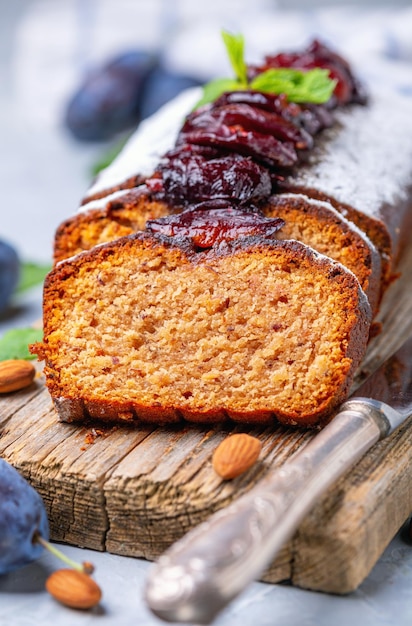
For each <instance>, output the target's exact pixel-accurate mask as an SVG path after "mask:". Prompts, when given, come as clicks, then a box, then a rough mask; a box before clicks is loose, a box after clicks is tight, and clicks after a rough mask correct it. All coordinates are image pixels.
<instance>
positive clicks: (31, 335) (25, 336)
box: [0, 328, 43, 361]
mask: <svg viewBox="0 0 412 626" xmlns="http://www.w3.org/2000/svg"><path fill="white" fill-rule="evenodd" d="M42 338H43V330H42V329H37V328H13V329H12V330H9V331H7V332H6V333H4V335H3V336H2V337H1V338H0V361H6V360H8V359H26V360H29V359H35V358H36V357H35V356H34V355H33V354H30V352H29V348H28V346H29V344H31V343H35V342H36V341H41V340H42Z"/></svg>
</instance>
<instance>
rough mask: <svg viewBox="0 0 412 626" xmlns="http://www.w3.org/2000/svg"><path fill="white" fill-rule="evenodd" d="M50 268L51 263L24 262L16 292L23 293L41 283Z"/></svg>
mask: <svg viewBox="0 0 412 626" xmlns="http://www.w3.org/2000/svg"><path fill="white" fill-rule="evenodd" d="M50 270H51V265H50V264H47V265H46V264H39V263H32V262H30V261H29V262H25V263H22V265H21V267H20V280H19V284H18V285H17V289H16V292H17V293H22V292H23V291H26V290H27V289H30V287H34V286H35V285H40V284H41V283H42V282H43V281H44V279H45V277H46V274H48V272H50Z"/></svg>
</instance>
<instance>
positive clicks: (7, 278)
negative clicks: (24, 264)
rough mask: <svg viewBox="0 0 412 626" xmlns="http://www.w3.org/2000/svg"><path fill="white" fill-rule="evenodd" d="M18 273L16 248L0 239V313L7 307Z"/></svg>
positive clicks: (15, 285)
mask: <svg viewBox="0 0 412 626" xmlns="http://www.w3.org/2000/svg"><path fill="white" fill-rule="evenodd" d="M19 275H20V262H19V257H18V254H17V252H16V250H15V249H14V248H13V247H12V246H11V245H10V244H8V243H6V242H5V241H0V313H2V312H3V311H5V310H6V309H7V307H8V304H9V301H10V297H11V295H12V293H13V291H14V290H15V288H16V287H17V283H18V281H19Z"/></svg>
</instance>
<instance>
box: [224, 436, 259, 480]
mask: <svg viewBox="0 0 412 626" xmlns="http://www.w3.org/2000/svg"><path fill="white" fill-rule="evenodd" d="M261 449H262V443H261V442H260V441H259V439H256V437H252V436H251V435H247V434H246V433H239V434H236V435H230V437H227V438H226V439H224V440H223V441H222V442H221V443H220V444H219V445H218V447H217V448H216V450H215V451H214V453H213V458H212V465H213V469H214V470H215V472H216V473H217V474H219V476H220V477H221V478H224V479H225V480H228V479H230V478H236V476H240V474H243V472H246V470H248V469H249V468H251V467H252V465H254V463H256V461H257V460H258V458H259V454H260V451H261Z"/></svg>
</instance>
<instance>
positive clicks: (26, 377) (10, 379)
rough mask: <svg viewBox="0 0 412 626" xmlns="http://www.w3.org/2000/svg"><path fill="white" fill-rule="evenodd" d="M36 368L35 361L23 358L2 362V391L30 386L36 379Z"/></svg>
mask: <svg viewBox="0 0 412 626" xmlns="http://www.w3.org/2000/svg"><path fill="white" fill-rule="evenodd" d="M35 375H36V369H35V367H34V365H33V363H30V362H29V361H24V360H23V359H11V360H9V361H1V362H0V393H10V392H11V391H18V390H19V389H24V387H28V386H29V385H31V383H32V382H33V380H34V377H35Z"/></svg>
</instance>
